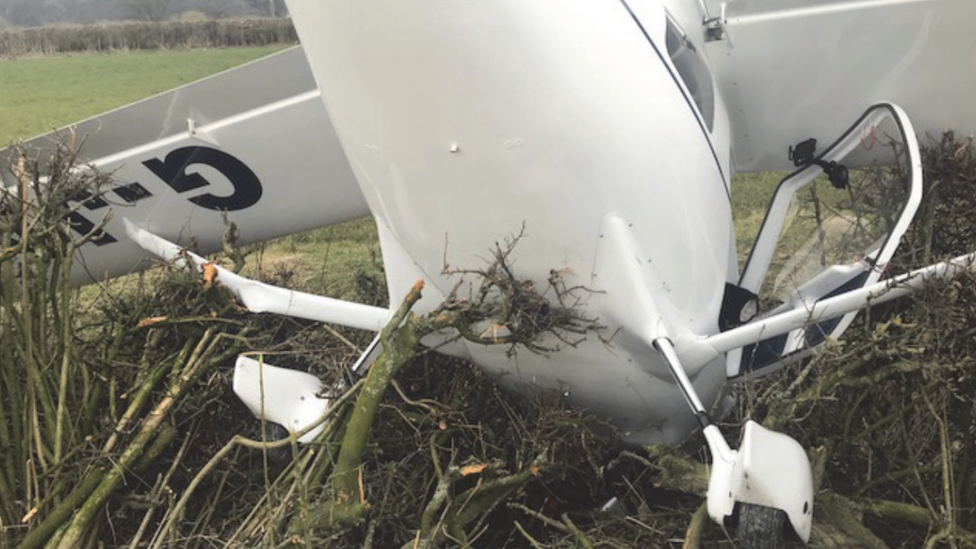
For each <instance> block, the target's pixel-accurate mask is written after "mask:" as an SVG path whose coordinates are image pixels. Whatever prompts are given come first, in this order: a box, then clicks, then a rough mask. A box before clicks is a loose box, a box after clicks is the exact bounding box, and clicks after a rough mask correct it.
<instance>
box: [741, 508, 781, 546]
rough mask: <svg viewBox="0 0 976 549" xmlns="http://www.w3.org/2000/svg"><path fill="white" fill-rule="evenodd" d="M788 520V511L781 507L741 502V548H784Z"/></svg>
mask: <svg viewBox="0 0 976 549" xmlns="http://www.w3.org/2000/svg"><path fill="white" fill-rule="evenodd" d="M788 520H789V519H788V518H787V517H786V512H784V511H782V510H780V509H773V508H772V507H763V506H762V505H752V504H751V503H741V504H739V547H740V549H784V548H785V547H787V539H786V528H787V521H788Z"/></svg>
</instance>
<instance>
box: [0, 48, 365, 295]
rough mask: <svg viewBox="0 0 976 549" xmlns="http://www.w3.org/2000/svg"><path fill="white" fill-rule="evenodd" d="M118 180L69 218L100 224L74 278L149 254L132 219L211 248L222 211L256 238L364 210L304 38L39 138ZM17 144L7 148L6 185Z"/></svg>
mask: <svg viewBox="0 0 976 549" xmlns="http://www.w3.org/2000/svg"><path fill="white" fill-rule="evenodd" d="M64 139H67V140H69V141H70V142H73V143H75V144H81V145H82V146H81V154H80V160H81V162H83V163H85V164H90V165H93V166H95V167H97V168H98V169H100V170H102V171H103V172H108V173H111V174H112V175H113V180H114V182H115V186H114V187H113V188H112V189H111V190H109V191H108V192H106V193H105V194H104V195H102V196H99V197H95V198H92V199H90V200H88V201H86V202H85V203H84V204H83V205H82V207H81V208H79V209H78V211H77V213H76V214H74V215H73V216H72V218H71V221H72V223H73V226H74V227H75V230H76V231H78V232H79V233H80V234H86V233H88V232H89V231H91V230H92V229H94V228H95V227H96V226H97V225H98V224H99V223H101V222H103V220H106V219H107V222H106V225H105V226H104V231H103V234H101V236H100V237H99V238H97V239H95V240H94V241H93V242H90V243H88V244H85V245H84V246H82V248H81V250H80V255H81V258H80V259H81V261H77V262H76V272H75V280H76V281H77V282H78V283H84V282H87V281H90V280H91V279H100V278H106V277H111V276H117V275H121V274H125V273H129V272H132V271H135V270H138V269H142V268H145V267H147V266H149V265H150V264H151V258H152V256H151V255H150V254H149V253H148V252H145V251H144V250H143V249H142V248H141V247H139V246H138V245H137V244H136V243H134V242H133V241H132V240H131V239H129V238H127V234H128V233H127V230H126V227H127V225H126V224H125V220H128V221H129V223H131V224H134V225H135V226H136V227H138V228H140V229H143V230H146V231H149V232H150V233H152V234H155V235H158V236H159V237H162V238H165V239H167V240H169V241H172V242H177V243H182V244H184V245H186V244H188V243H189V242H190V240H191V238H192V239H193V241H194V246H193V248H194V249H195V250H196V251H199V252H201V253H209V252H212V251H215V250H217V249H219V248H220V245H221V238H222V236H223V235H224V233H225V230H226V227H225V224H224V220H223V212H226V213H227V216H228V218H229V219H230V220H231V221H233V222H234V223H236V224H237V226H238V228H239V229H240V232H241V243H245V244H246V243H249V242H255V241H260V240H265V239H269V238H274V237H278V236H283V235H287V234H292V233H296V232H301V231H304V230H308V229H311V228H314V227H319V226H323V225H329V224H332V223H338V222H341V221H346V220H349V219H354V218H357V217H361V216H364V215H367V214H368V213H369V209H368V207H367V205H366V201H365V199H364V198H363V196H362V194H361V192H360V190H359V187H358V185H357V184H356V180H355V178H354V176H353V174H352V170H351V168H350V167H349V164H348V161H347V160H346V157H345V154H344V153H343V151H342V148H341V146H340V145H339V141H338V138H337V137H336V135H335V131H334V130H333V128H332V123H331V121H330V119H329V116H328V114H327V113H326V111H325V105H324V103H323V102H322V100H321V98H320V96H319V92H318V89H317V88H316V85H315V81H314V79H313V77H312V74H311V71H310V70H309V68H308V63H307V61H306V59H305V55H304V53H303V51H302V50H301V48H297V47H296V48H292V49H290V50H286V51H284V52H281V53H278V54H275V55H272V56H269V57H266V58H264V59H260V60H257V61H254V62H252V63H249V64H246V65H243V66H241V67H238V68H235V69H231V70H229V71H226V72H223V73H220V74H217V75H214V76H212V77H209V78H206V79H204V80H201V81H198V82H195V83H192V84H188V85H186V86H183V87H180V88H177V89H174V90H172V91H169V92H166V93H163V94H161V95H158V96H155V97H152V98H149V99H146V100H143V101H140V102H137V103H134V104H132V105H130V106H127V107H123V108H121V109H118V110H115V111H112V112H109V113H106V114H103V115H101V116H97V117H95V118H92V119H89V120H85V121H83V122H81V123H79V124H77V125H75V126H73V127H70V128H65V129H62V130H59V131H56V132H52V133H50V134H47V135H43V136H40V137H37V138H34V139H32V140H31V141H28V142H27V143H26V146H27V147H28V149H29V150H30V151H31V154H33V155H41V156H43V155H46V154H49V153H50V151H52V150H53V149H54V145H55V144H56V143H57V142H58V141H59V140H64ZM14 158H15V153H14V151H12V150H11V149H4V150H0V178H3V181H2V182H3V185H4V186H7V187H10V186H13V185H14V184H15V180H14V179H13V175H12V171H11V162H13V161H14Z"/></svg>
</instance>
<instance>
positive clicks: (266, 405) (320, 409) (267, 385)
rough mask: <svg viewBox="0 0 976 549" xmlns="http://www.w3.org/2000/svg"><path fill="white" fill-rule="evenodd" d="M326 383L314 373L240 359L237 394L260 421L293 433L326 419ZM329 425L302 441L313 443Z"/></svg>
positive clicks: (238, 359)
mask: <svg viewBox="0 0 976 549" xmlns="http://www.w3.org/2000/svg"><path fill="white" fill-rule="evenodd" d="M322 389H323V386H322V382H321V381H319V378H317V377H315V376H313V375H312V374H309V373H305V372H299V371H298V370H291V369H288V368H279V367H277V366H272V365H270V364H268V363H266V362H264V360H263V359H262V360H255V359H253V358H250V357H247V356H239V357H237V364H236V365H235V366H234V392H235V393H236V394H237V396H238V397H239V398H240V399H241V401H242V402H243V403H244V404H245V405H246V406H247V408H248V410H250V411H251V413H252V414H254V416H255V417H257V418H258V419H261V418H263V419H265V420H267V421H270V422H272V423H277V424H278V425H281V426H282V427H284V428H285V429H288V432H289V433H293V434H294V433H299V432H301V431H304V430H305V429H306V428H308V427H310V426H311V425H312V424H314V423H315V422H317V421H320V420H321V419H322V416H324V415H325V412H326V410H328V409H329V402H330V401H329V399H327V398H323V397H320V396H318V394H319V393H320V392H321V391H322ZM323 429H325V422H321V423H320V424H319V425H318V426H317V427H315V428H314V429H312V430H310V431H309V432H307V433H305V434H304V435H302V436H301V437H299V438H298V441H299V442H305V443H308V442H312V441H313V440H315V437H317V436H318V435H319V433H321V432H322V430H323Z"/></svg>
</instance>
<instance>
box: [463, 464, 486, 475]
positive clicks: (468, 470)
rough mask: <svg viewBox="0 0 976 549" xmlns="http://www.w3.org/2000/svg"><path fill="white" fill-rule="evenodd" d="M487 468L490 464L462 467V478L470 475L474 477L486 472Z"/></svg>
mask: <svg viewBox="0 0 976 549" xmlns="http://www.w3.org/2000/svg"><path fill="white" fill-rule="evenodd" d="M487 466H488V464H486V463H476V464H474V465H465V466H464V467H461V476H465V477H466V476H468V475H474V474H477V473H480V472H482V471H484V470H485V467H487Z"/></svg>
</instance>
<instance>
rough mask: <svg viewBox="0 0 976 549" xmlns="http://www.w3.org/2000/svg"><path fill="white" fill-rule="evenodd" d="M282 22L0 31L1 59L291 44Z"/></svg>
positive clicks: (292, 33)
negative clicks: (77, 53) (121, 51)
mask: <svg viewBox="0 0 976 549" xmlns="http://www.w3.org/2000/svg"><path fill="white" fill-rule="evenodd" d="M297 42H298V36H297V35H296V34H295V29H294V27H293V26H292V24H291V19H290V18H287V17H274V18H271V17H250V18H233V19H210V20H206V19H205V20H200V21H158V22H153V21H117V22H108V23H98V24H90V25H48V26H43V27H15V28H8V29H0V57H18V56H24V55H52V54H59V53H74V52H107V51H118V50H156V49H182V48H217V47H237V46H267V45H271V44H294V43H297Z"/></svg>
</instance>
